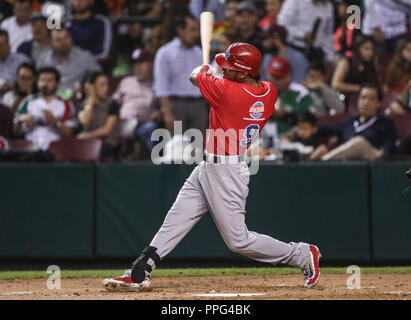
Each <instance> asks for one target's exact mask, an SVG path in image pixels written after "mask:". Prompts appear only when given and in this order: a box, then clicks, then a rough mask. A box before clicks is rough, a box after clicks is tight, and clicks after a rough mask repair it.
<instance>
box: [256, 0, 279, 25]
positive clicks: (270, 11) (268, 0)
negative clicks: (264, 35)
mask: <svg viewBox="0 0 411 320" xmlns="http://www.w3.org/2000/svg"><path fill="white" fill-rule="evenodd" d="M264 3H265V11H266V13H267V14H266V15H265V16H264V17H263V18H262V19H261V20H260V22H259V23H258V26H259V27H260V29H261V30H263V31H267V30H268V29H269V28H270V27H271V26H273V25H276V24H277V16H278V14H279V13H280V11H281V7H282V5H283V3H284V0H265V1H264Z"/></svg>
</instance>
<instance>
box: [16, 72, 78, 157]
mask: <svg viewBox="0 0 411 320" xmlns="http://www.w3.org/2000/svg"><path fill="white" fill-rule="evenodd" d="M59 82H60V74H59V72H58V71H57V70H56V69H55V68H53V67H46V68H43V69H40V70H39V71H38V81H37V86H38V89H39V93H38V94H35V95H31V96H29V97H27V98H26V99H24V100H23V101H22V102H21V104H20V106H19V108H18V111H17V113H16V115H15V118H14V127H13V130H14V134H15V135H17V136H20V135H24V137H25V139H26V140H28V141H31V142H33V143H34V144H35V145H36V146H37V148H39V149H42V150H47V149H48V147H49V145H50V143H51V142H53V141H56V140H59V139H61V138H62V137H63V136H71V135H72V134H73V131H74V128H75V127H76V125H77V122H76V120H75V115H74V113H75V112H74V107H73V105H72V103H71V102H70V101H67V100H63V99H62V98H60V97H59V96H57V94H56V92H57V88H58V86H59Z"/></svg>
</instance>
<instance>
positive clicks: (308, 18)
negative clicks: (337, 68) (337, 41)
mask: <svg viewBox="0 0 411 320" xmlns="http://www.w3.org/2000/svg"><path fill="white" fill-rule="evenodd" d="M277 23H278V24H279V25H281V26H284V27H285V28H286V29H287V31H288V39H287V43H288V44H289V45H291V46H292V47H294V48H296V49H299V50H301V51H303V52H307V50H309V49H310V48H311V49H321V50H322V51H323V53H324V61H325V62H334V61H335V59H336V56H335V54H334V49H333V33H334V9H333V6H332V4H331V2H330V1H329V0H285V1H284V4H283V6H282V8H281V11H280V13H279V14H278V17H277ZM309 60H310V58H309ZM321 62H323V61H321Z"/></svg>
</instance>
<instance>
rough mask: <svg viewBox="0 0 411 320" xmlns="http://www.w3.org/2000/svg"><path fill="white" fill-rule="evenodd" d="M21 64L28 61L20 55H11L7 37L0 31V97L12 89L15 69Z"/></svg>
mask: <svg viewBox="0 0 411 320" xmlns="http://www.w3.org/2000/svg"><path fill="white" fill-rule="evenodd" d="M23 62H28V59H27V58H26V57H25V56H24V55H22V54H20V53H11V51H10V45H9V35H8V33H7V31H5V30H1V29H0V96H1V95H2V94H3V93H4V92H6V91H9V90H11V89H12V88H13V85H14V83H15V82H16V76H17V69H18V67H19V66H20V65H21V64H22V63H23Z"/></svg>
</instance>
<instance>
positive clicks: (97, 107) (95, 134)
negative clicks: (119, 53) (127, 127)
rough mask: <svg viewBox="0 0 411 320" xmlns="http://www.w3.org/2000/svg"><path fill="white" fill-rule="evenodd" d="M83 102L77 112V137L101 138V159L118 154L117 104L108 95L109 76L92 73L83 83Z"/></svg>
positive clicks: (112, 158) (109, 158) (114, 156)
mask: <svg viewBox="0 0 411 320" xmlns="http://www.w3.org/2000/svg"><path fill="white" fill-rule="evenodd" d="M84 86H85V88H84V91H85V94H86V98H85V102H84V105H83V108H82V110H81V111H80V112H79V113H78V120H79V122H80V124H81V126H82V132H80V133H79V134H78V135H77V138H79V139H91V138H94V139H96V138H97V139H102V140H103V146H102V150H101V160H103V161H104V160H115V159H117V156H118V143H119V141H118V131H117V122H118V115H119V106H118V104H117V102H115V101H114V100H112V99H111V98H110V97H109V78H108V76H107V75H106V74H104V73H101V72H96V73H92V74H91V75H90V77H89V78H88V79H87V80H86V83H85V85H84Z"/></svg>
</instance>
